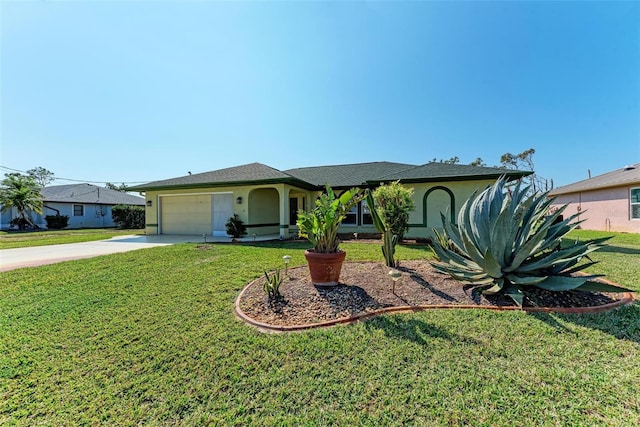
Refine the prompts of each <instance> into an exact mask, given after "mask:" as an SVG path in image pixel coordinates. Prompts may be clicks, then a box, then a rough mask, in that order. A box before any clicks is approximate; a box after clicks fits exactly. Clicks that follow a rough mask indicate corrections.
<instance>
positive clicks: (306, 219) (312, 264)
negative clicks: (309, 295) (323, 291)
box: [296, 184, 364, 286]
mask: <svg viewBox="0 0 640 427" xmlns="http://www.w3.org/2000/svg"><path fill="white" fill-rule="evenodd" d="M363 198H364V195H363V193H362V191H361V190H360V189H359V188H352V189H350V190H347V191H345V192H344V193H342V194H341V195H340V197H337V196H336V194H335V193H334V192H333V190H332V189H331V187H330V186H329V185H328V184H327V189H326V192H325V193H324V194H322V195H321V196H320V197H319V198H318V199H317V200H316V205H315V208H314V209H313V210H312V211H310V212H306V211H300V212H298V220H297V221H296V225H297V226H298V234H299V235H300V236H301V237H304V238H306V239H307V240H309V242H310V243H311V244H312V245H313V249H308V250H306V251H305V252H304V256H305V258H306V259H307V264H308V265H309V273H310V274H311V282H312V283H313V284H314V285H316V286H336V285H337V284H338V281H339V279H340V270H341V269H342V262H343V261H344V258H345V256H346V253H345V252H344V251H341V250H340V249H339V248H338V245H339V244H340V240H339V239H338V228H339V227H340V224H341V223H342V221H343V220H344V219H345V218H346V216H347V214H348V213H349V211H350V210H351V208H353V207H354V206H355V205H357V204H358V202H360V201H361V200H362V199H363Z"/></svg>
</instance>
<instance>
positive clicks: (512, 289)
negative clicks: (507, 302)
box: [503, 285, 525, 307]
mask: <svg viewBox="0 0 640 427" xmlns="http://www.w3.org/2000/svg"><path fill="white" fill-rule="evenodd" d="M503 293H504V294H505V295H507V296H509V297H511V299H512V300H514V301H515V303H516V304H517V305H518V307H522V304H523V303H524V297H525V295H524V292H522V289H520V288H519V287H518V286H513V285H510V286H507V287H505V289H504V291H503Z"/></svg>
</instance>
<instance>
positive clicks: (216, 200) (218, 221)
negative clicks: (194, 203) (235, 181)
mask: <svg viewBox="0 0 640 427" xmlns="http://www.w3.org/2000/svg"><path fill="white" fill-rule="evenodd" d="M211 197H212V203H211V204H212V209H213V212H212V217H213V233H212V235H214V236H228V234H227V227H226V224H227V221H229V218H231V217H232V216H233V194H232V193H219V194H213V195H212V196H211Z"/></svg>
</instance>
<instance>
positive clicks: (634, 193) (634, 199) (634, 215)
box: [630, 187, 640, 219]
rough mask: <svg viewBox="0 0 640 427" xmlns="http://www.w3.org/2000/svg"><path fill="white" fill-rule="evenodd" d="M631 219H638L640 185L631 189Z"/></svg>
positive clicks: (639, 211) (639, 214)
mask: <svg viewBox="0 0 640 427" xmlns="http://www.w3.org/2000/svg"><path fill="white" fill-rule="evenodd" d="M630 199H631V219H640V187H638V188H632V189H631V197H630Z"/></svg>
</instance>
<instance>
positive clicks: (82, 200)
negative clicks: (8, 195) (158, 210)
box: [0, 183, 145, 229]
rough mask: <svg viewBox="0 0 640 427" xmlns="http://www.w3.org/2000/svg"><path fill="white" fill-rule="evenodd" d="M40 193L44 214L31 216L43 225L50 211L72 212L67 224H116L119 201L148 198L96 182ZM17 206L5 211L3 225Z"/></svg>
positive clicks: (126, 202) (141, 203)
mask: <svg viewBox="0 0 640 427" xmlns="http://www.w3.org/2000/svg"><path fill="white" fill-rule="evenodd" d="M40 194H41V195H42V200H43V202H44V208H43V209H42V214H37V213H35V212H32V213H31V218H33V220H34V222H35V223H36V224H37V225H38V226H39V227H41V228H47V222H46V221H45V217H46V216H47V215H55V214H56V213H59V214H60V215H68V216H69V226H68V227H67V228H102V227H107V228H108V227H115V226H116V224H114V222H113V218H111V208H112V207H113V206H115V205H132V206H144V202H145V201H144V198H142V197H138V196H134V195H131V194H127V193H124V192H122V191H116V190H111V189H108V188H104V187H99V186H96V185H92V184H87V183H82V184H69V185H52V186H48V187H44V188H43V189H42V190H41V192H40ZM16 216H17V212H16V211H15V208H12V209H9V210H7V211H5V212H2V216H1V218H0V219H1V223H0V226H1V228H2V229H9V228H10V226H9V222H10V221H11V218H15V217H16Z"/></svg>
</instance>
